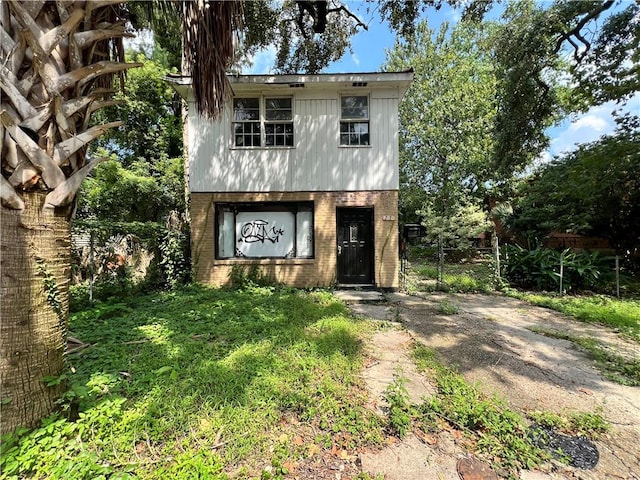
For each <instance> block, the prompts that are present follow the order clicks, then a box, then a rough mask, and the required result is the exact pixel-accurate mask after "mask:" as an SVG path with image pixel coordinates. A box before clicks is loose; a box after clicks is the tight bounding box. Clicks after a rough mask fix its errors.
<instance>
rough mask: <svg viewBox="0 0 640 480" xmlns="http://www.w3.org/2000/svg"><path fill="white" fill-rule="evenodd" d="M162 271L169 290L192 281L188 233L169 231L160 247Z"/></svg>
mask: <svg viewBox="0 0 640 480" xmlns="http://www.w3.org/2000/svg"><path fill="white" fill-rule="evenodd" d="M159 250H160V262H159V264H160V270H161V272H162V276H163V279H164V282H165V284H166V286H167V287H169V288H176V287H178V286H181V285H186V284H187V283H189V282H190V281H191V255H190V243H189V235H188V233H187V232H186V231H180V230H173V229H169V230H167V232H166V233H165V234H164V236H163V238H162V241H161V242H160V245H159Z"/></svg>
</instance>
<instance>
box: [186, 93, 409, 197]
mask: <svg viewBox="0 0 640 480" xmlns="http://www.w3.org/2000/svg"><path fill="white" fill-rule="evenodd" d="M394 93H395V94H397V92H386V91H385V92H378V94H376V95H374V94H372V95H371V105H370V111H371V113H370V138H371V146H370V147H363V148H344V147H339V118H340V117H339V115H340V110H339V102H338V101H337V98H338V97H337V95H335V94H334V93H331V92H329V93H328V94H327V95H326V96H325V97H323V98H322V97H319V96H318V95H317V92H315V93H314V95H313V96H306V97H305V93H304V92H302V93H300V94H297V95H296V98H295V99H294V105H295V107H294V135H295V148H292V149H233V148H232V143H233V138H232V137H233V135H232V128H231V117H232V115H231V109H227V110H226V111H225V113H224V114H223V116H222V118H221V119H220V120H219V121H217V122H211V121H209V120H207V119H204V118H202V117H200V116H198V115H196V114H195V108H194V106H193V104H190V105H189V106H190V108H189V162H190V163H189V169H190V178H189V184H190V187H191V190H192V191H194V192H210V191H319V190H320V191H322V190H334V191H335V190H383V189H396V188H398V133H397V132H398V116H397V106H398V99H397V98H394V96H393V94H394Z"/></svg>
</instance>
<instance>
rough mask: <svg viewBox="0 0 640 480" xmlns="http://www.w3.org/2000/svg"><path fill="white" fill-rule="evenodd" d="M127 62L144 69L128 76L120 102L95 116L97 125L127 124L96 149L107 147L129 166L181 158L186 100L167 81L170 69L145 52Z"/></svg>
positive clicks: (96, 144)
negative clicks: (183, 114)
mask: <svg viewBox="0 0 640 480" xmlns="http://www.w3.org/2000/svg"><path fill="white" fill-rule="evenodd" d="M127 61H133V62H140V63H142V64H143V66H142V67H140V68H136V69H133V70H131V71H130V72H128V73H127V83H126V90H124V92H118V93H116V95H115V96H114V100H116V101H119V102H120V103H119V104H117V105H114V106H112V107H108V108H105V109H103V110H100V112H99V113H97V114H96V115H94V117H93V121H94V123H105V122H112V121H116V120H122V121H124V125H122V126H121V127H119V128H117V129H114V130H110V131H108V132H107V133H106V134H105V135H103V136H101V137H100V138H99V139H98V140H96V142H94V143H93V144H92V149H94V150H95V149H98V148H105V149H107V150H108V151H110V152H112V153H116V154H117V155H118V159H119V160H120V162H121V163H122V164H123V165H124V166H125V167H128V166H129V165H131V164H132V163H134V162H136V161H141V160H142V161H144V162H147V163H150V164H154V163H156V162H157V161H159V160H166V159H169V158H176V157H180V156H181V155H182V101H181V99H180V96H179V95H178V94H177V93H176V92H175V90H173V88H171V86H170V85H169V84H168V83H167V82H165V81H164V80H163V77H164V76H165V75H167V74H168V73H169V72H170V70H169V69H168V68H167V67H166V66H165V65H162V64H161V63H159V62H157V61H155V60H152V59H148V58H146V56H145V54H143V53H133V52H130V53H129V55H128V58H127Z"/></svg>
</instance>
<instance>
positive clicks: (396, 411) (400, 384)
mask: <svg viewBox="0 0 640 480" xmlns="http://www.w3.org/2000/svg"><path fill="white" fill-rule="evenodd" d="M384 394H385V395H384V396H385V399H386V400H387V403H388V404H389V418H388V426H389V429H390V430H391V431H392V432H393V433H394V434H395V435H397V436H398V437H399V438H404V437H405V435H406V434H407V432H408V431H409V430H410V429H411V418H412V416H413V414H414V408H413V406H412V405H411V403H410V401H409V393H408V392H407V388H406V381H405V379H404V378H403V377H402V374H401V372H396V373H394V375H393V383H391V384H390V385H389V386H388V387H387V388H386V390H385V392H384Z"/></svg>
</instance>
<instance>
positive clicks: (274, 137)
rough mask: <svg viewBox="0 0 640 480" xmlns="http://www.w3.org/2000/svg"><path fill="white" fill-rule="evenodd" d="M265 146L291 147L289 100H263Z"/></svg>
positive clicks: (291, 121)
mask: <svg viewBox="0 0 640 480" xmlns="http://www.w3.org/2000/svg"><path fill="white" fill-rule="evenodd" d="M264 103H265V124H264V133H265V145H266V146H267V147H293V112H292V110H291V98H265V101H264Z"/></svg>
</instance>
